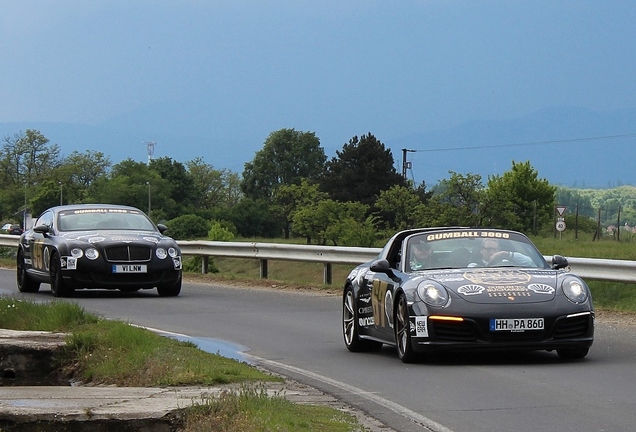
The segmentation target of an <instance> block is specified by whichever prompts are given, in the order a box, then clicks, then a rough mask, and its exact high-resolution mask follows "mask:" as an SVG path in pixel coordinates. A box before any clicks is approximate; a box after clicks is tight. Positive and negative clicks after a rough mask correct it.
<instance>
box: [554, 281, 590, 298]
mask: <svg viewBox="0 0 636 432" xmlns="http://www.w3.org/2000/svg"><path fill="white" fill-rule="evenodd" d="M561 287H562V288H563V294H565V296H566V297H567V298H568V299H569V300H570V301H571V302H574V303H577V304H578V303H583V302H585V301H586V300H587V296H588V294H587V286H585V284H584V283H583V281H581V280H579V279H575V278H567V279H565V280H564V281H563V283H562V284H561Z"/></svg>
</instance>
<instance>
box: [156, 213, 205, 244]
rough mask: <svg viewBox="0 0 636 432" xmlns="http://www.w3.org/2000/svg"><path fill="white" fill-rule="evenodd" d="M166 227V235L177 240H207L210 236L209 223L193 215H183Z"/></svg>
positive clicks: (169, 222)
mask: <svg viewBox="0 0 636 432" xmlns="http://www.w3.org/2000/svg"><path fill="white" fill-rule="evenodd" d="M166 225H167V227H168V232H167V233H166V234H168V235H170V237H172V238H174V239H176V240H191V239H196V238H206V237H207V235H208V228H209V224H208V221H206V220H205V219H203V218H202V217H201V216H197V215H193V214H187V215H182V216H179V217H176V218H174V219H171V220H169V221H168V222H167V223H166Z"/></svg>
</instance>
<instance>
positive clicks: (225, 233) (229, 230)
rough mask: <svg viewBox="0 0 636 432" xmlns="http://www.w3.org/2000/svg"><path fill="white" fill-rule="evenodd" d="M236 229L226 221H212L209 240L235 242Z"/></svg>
mask: <svg viewBox="0 0 636 432" xmlns="http://www.w3.org/2000/svg"><path fill="white" fill-rule="evenodd" d="M233 230H236V228H234V226H233V225H232V224H231V223H230V222H225V221H218V220H215V221H212V223H211V224H210V229H209V231H208V240H212V241H231V240H234V231H233Z"/></svg>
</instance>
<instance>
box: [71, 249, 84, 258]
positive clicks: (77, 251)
mask: <svg viewBox="0 0 636 432" xmlns="http://www.w3.org/2000/svg"><path fill="white" fill-rule="evenodd" d="M83 255H84V251H83V250H82V249H81V248H78V247H74V248H73V249H71V256H72V257H73V258H81V257H82V256H83Z"/></svg>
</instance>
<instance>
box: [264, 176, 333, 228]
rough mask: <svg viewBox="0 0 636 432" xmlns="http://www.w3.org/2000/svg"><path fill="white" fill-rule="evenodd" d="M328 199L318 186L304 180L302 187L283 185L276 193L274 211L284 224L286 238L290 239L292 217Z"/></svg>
mask: <svg viewBox="0 0 636 432" xmlns="http://www.w3.org/2000/svg"><path fill="white" fill-rule="evenodd" d="M327 198H328V195H327V194H326V193H324V192H320V191H319V190H318V185H317V184H309V182H308V181H307V179H302V180H301V183H300V185H282V186H280V187H279V188H278V189H276V192H274V198H273V205H272V211H273V212H274V214H276V215H277V216H278V217H280V218H281V220H282V222H283V224H284V232H285V238H289V232H290V225H291V219H292V215H293V214H294V212H295V211H296V210H298V209H299V208H301V207H302V206H305V205H310V204H315V203H318V202H320V201H322V200H325V199H327Z"/></svg>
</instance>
